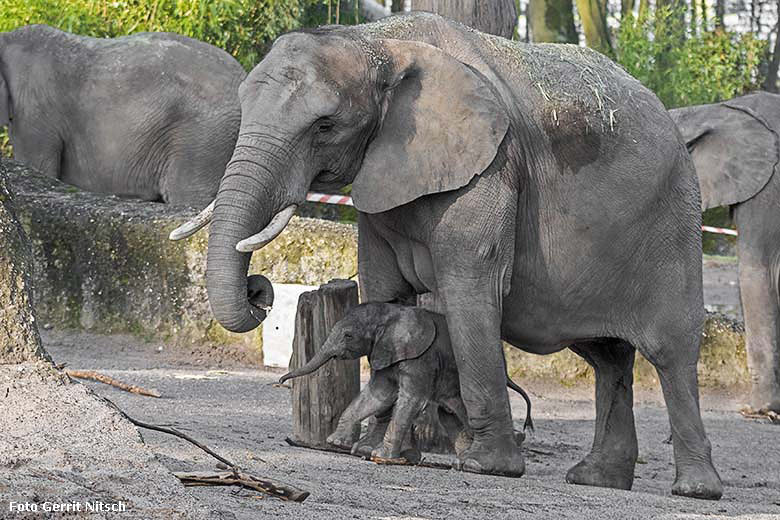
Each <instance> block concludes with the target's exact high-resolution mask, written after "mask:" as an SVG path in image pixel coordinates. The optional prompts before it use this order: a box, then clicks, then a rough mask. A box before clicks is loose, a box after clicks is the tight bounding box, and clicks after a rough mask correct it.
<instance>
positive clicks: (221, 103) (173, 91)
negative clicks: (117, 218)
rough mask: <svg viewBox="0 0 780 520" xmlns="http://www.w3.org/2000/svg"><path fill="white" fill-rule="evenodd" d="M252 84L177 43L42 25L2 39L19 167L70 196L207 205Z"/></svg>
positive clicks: (173, 38)
mask: <svg viewBox="0 0 780 520" xmlns="http://www.w3.org/2000/svg"><path fill="white" fill-rule="evenodd" d="M245 76H246V72H245V71H244V69H243V67H241V65H240V64H239V63H238V62H237V61H236V60H234V59H233V58H232V57H231V56H230V55H229V54H228V53H226V52H224V51H222V50H221V49H218V48H216V47H214V46H211V45H209V44H206V43H203V42H200V41H197V40H193V39H190V38H186V37H184V36H180V35H177V34H171V33H139V34H134V35H132V36H125V37H122V38H116V39H103V38H89V37H84V36H76V35H73V34H69V33H66V32H63V31H60V30H58V29H54V28H52V27H48V26H45V25H31V26H27V27H22V28H19V29H16V30H14V31H11V32H6V33H0V125H2V124H9V133H10V137H11V144H12V145H13V147H14V156H15V158H16V159H18V160H20V161H22V162H25V163H27V164H29V165H30V166H32V167H34V168H36V169H38V170H40V171H41V172H43V173H45V174H46V175H49V176H51V177H54V178H57V179H60V180H61V181H63V182H66V183H68V184H72V185H74V186H78V187H79V188H82V189H84V190H88V191H94V192H99V193H112V194H115V195H119V196H122V197H132V198H140V199H143V200H150V201H164V202H168V203H173V204H186V205H190V206H195V205H203V204H207V203H208V202H209V201H210V200H212V199H213V198H214V195H215V194H216V193H217V188H218V187H219V181H220V179H221V178H222V174H223V173H224V171H225V165H226V164H227V162H228V160H229V159H230V156H231V154H232V152H233V147H234V145H235V142H236V137H237V136H238V128H239V126H240V121H241V106H240V103H239V101H238V86H239V84H240V83H241V81H242V80H243V79H244V77H245Z"/></svg>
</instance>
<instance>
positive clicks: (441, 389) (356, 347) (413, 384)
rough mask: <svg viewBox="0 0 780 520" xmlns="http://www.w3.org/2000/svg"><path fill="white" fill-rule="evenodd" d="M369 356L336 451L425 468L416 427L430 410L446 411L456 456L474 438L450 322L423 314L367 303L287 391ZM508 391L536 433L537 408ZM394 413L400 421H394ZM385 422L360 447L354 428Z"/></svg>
mask: <svg viewBox="0 0 780 520" xmlns="http://www.w3.org/2000/svg"><path fill="white" fill-rule="evenodd" d="M363 356H368V361H369V364H370V365H371V379H370V380H369V382H368V384H367V385H366V386H365V387H364V388H363V390H362V391H361V392H360V394H359V395H358V397H356V398H355V400H354V401H352V403H350V405H349V406H348V407H347V409H346V410H344V413H342V414H341V417H340V418H339V423H338V426H337V428H336V431H334V432H333V433H332V434H331V435H330V436H329V437H328V443H329V444H332V445H334V446H338V447H340V448H346V449H351V450H352V453H354V454H360V455H365V456H368V455H370V456H373V457H382V458H388V459H396V458H399V457H402V456H403V457H405V458H406V459H408V460H409V461H412V462H416V461H419V460H420V451H419V449H418V448H417V447H416V446H414V445H412V444H411V442H410V440H409V432H410V431H411V429H412V423H413V422H414V420H415V419H416V418H417V416H418V415H419V414H420V413H421V412H422V410H423V409H424V408H425V407H426V406H429V405H431V406H438V408H439V412H438V413H439V420H440V422H441V424H442V426H443V427H444V430H445V431H446V433H447V435H448V436H449V437H450V441H451V442H452V445H453V446H455V448H456V451H462V448H463V447H464V446H463V445H464V444H466V445H468V444H469V443H470V440H471V438H472V437H473V435H472V432H471V431H470V430H469V427H468V418H467V416H466V408H465V406H464V405H463V399H462V398H461V395H460V382H459V379H458V366H457V363H456V362H455V354H454V353H453V351H452V344H451V343H450V335H449V331H448V330H447V320H446V319H445V317H444V316H443V315H441V314H437V313H435V312H431V311H428V310H425V309H421V308H419V307H408V306H403V305H397V304H391V303H364V304H361V305H358V306H357V307H353V308H352V309H350V310H349V312H348V313H347V315H346V316H345V317H344V318H342V319H341V320H339V322H338V323H336V325H334V327H333V330H332V331H331V333H330V334H329V335H328V339H327V340H326V342H325V344H324V345H322V347H321V348H320V350H319V351H318V352H317V354H316V355H315V356H314V357H313V358H312V359H311V360H310V361H309V362H308V363H306V365H304V366H302V367H299V368H297V369H295V370H293V371H291V372H289V373H287V374H285V375H283V376H282V377H281V379H279V383H280V384H281V383H284V382H285V381H287V380H288V379H292V378H295V377H301V376H305V375H308V374H311V373H312V372H314V371H316V370H317V369H319V368H320V367H321V366H322V365H324V364H325V363H327V362H328V361H330V360H331V359H358V358H360V357H363ZM507 386H508V387H509V388H511V389H512V390H514V391H516V392H517V393H519V394H520V395H521V396H522V397H523V399H524V400H525V403H526V406H527V414H526V420H525V425H524V427H523V429H526V428H530V429H531V430H533V420H532V419H531V400H530V399H529V397H528V394H526V393H525V391H524V390H523V389H522V388H520V387H519V386H517V385H516V384H515V383H514V382H513V381H512V380H511V379H510V378H509V376H507ZM391 411H392V418H390V419H389V421H388V420H382V418H386V417H387V415H388V414H389V412H391ZM368 417H377V418H378V421H377V422H376V423H375V424H373V429H371V430H370V431H369V432H367V433H366V434H365V435H364V436H363V437H361V438H360V439H359V440H358V441H357V442H355V443H354V444H353V443H352V432H353V431H354V426H355V425H356V424H359V423H360V421H362V420H363V419H366V418H368Z"/></svg>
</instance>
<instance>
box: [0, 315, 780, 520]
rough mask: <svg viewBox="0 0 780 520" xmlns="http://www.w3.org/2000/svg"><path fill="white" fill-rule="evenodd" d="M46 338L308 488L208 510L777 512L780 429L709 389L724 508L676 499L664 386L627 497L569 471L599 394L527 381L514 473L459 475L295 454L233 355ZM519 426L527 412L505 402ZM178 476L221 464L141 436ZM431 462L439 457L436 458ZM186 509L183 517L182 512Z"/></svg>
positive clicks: (236, 453) (649, 395)
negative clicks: (520, 454)
mask: <svg viewBox="0 0 780 520" xmlns="http://www.w3.org/2000/svg"><path fill="white" fill-rule="evenodd" d="M43 337H44V344H45V346H46V348H47V349H48V351H49V352H50V354H51V355H52V357H53V358H54V360H55V362H57V363H62V362H66V363H68V367H69V368H74V369H89V370H98V371H100V372H102V373H105V374H107V375H110V376H112V377H115V378H117V379H120V380H123V381H125V382H128V383H133V384H138V385H142V386H145V387H147V388H155V389H157V390H158V391H160V392H161V393H162V395H163V398H161V399H152V398H145V397H139V396H137V395H133V394H127V393H124V392H121V391H119V390H117V389H114V388H111V387H108V386H105V385H101V384H99V383H86V384H88V385H89V386H90V387H91V388H93V389H94V390H95V391H96V392H97V393H98V394H100V395H103V396H106V397H108V398H109V399H111V400H112V401H113V402H115V403H116V404H117V405H119V406H120V407H121V408H123V409H124V410H125V411H126V412H127V413H128V414H130V415H131V416H133V417H135V418H136V419H139V420H143V421H147V422H153V423H158V424H169V425H173V426H175V427H176V428H178V429H180V430H182V431H184V432H186V433H189V434H190V435H192V436H194V437H196V438H198V439H200V440H201V441H203V442H205V443H206V444H208V445H209V446H210V447H212V448H213V449H215V450H216V451H217V452H219V453H221V454H223V455H224V456H225V457H227V458H229V459H231V460H233V461H234V462H236V463H237V464H239V465H240V466H242V467H243V468H244V469H245V470H247V471H249V472H251V473H255V474H257V475H264V476H267V477H271V478H274V479H277V480H281V481H284V482H287V483H290V484H294V485H296V486H298V487H300V488H304V489H306V490H308V491H310V492H311V496H310V497H309V498H308V499H307V500H306V502H304V503H303V504H295V503H285V502H281V501H279V500H276V499H272V498H263V497H258V496H257V495H256V494H255V493H253V492H248V491H241V492H238V493H237V492H234V491H232V490H230V489H227V488H206V487H200V488H190V492H191V493H192V494H193V495H195V496H196V497H197V502H198V504H197V506H195V504H193V507H197V508H198V509H200V508H201V507H204V506H205V507H206V508H207V509H210V510H211V511H212V514H211V517H212V518H236V519H257V518H293V519H309V518H316V519H318V520H320V519H322V520H324V519H345V518H358V519H387V520H389V519H398V520H402V519H403V520H416V519H439V518H447V519H450V520H452V519H474V518H490V519H504V518H506V519H516V518H532V517H533V518H538V517H539V515H540V514H541V515H542V517H546V518H564V519H568V518H571V519H575V518H576V519H583V518H593V519H610V518H615V519H626V518H664V519H678V518H679V519H699V518H757V519H769V518H772V519H780V455H779V454H778V450H777V448H778V439H780V426H777V425H772V424H767V423H764V422H761V421H754V420H746V419H744V418H742V417H741V416H740V415H739V414H738V413H737V411H736V410H737V409H738V407H739V405H740V403H741V399H742V396H743V394H742V393H741V392H739V391H737V392H734V393H706V394H705V395H704V396H703V398H702V406H703V415H704V421H705V423H706V427H707V431H708V434H709V437H710V440H711V442H712V445H713V456H714V459H715V464H716V466H717V468H718V470H719V471H720V474H721V476H722V478H723V480H724V483H725V486H726V487H725V493H724V497H723V499H722V500H720V501H719V502H706V501H698V500H692V499H684V498H678V497H672V496H671V494H670V492H669V490H670V487H671V484H672V481H673V479H674V466H673V464H672V447H671V445H669V444H666V443H665V442H664V440H665V439H666V438H667V437H668V435H669V426H668V420H667V415H666V410H665V408H664V406H663V403H662V400H661V397H660V392H659V391H657V390H655V389H637V390H636V392H635V402H636V423H637V430H638V437H639V451H640V463H639V464H638V465H637V468H636V480H635V482H634V490H633V491H618V490H612V489H599V488H589V487H582V486H573V485H569V484H566V483H565V482H564V476H565V473H566V470H567V469H568V468H569V467H571V466H572V465H573V464H575V463H576V462H578V461H579V460H580V459H581V458H582V457H583V456H584V455H585V454H586V453H587V451H588V448H589V445H590V443H591V440H592V435H593V421H594V416H595V412H594V405H593V397H592V396H593V388H592V387H590V386H587V387H574V388H564V387H560V386H551V385H549V384H545V383H542V382H535V381H524V382H522V383H523V384H524V386H525V387H526V388H527V389H528V390H529V391H530V394H531V397H532V399H533V401H534V419H535V422H536V432H535V433H534V434H532V435H530V436H529V438H528V440H527V441H526V444H525V445H524V450H525V455H526V458H527V474H526V475H525V476H524V477H523V478H520V479H509V478H502V477H492V476H482V475H473V474H468V473H461V472H457V471H452V470H450V471H446V470H436V469H424V468H409V467H398V466H394V467H388V466H377V465H375V464H373V463H371V462H367V461H362V460H359V459H356V458H353V457H349V456H346V455H339V454H333V453H324V452H315V451H310V450H305V449H301V448H293V447H290V446H288V445H287V444H285V442H284V438H285V437H286V436H287V435H289V434H290V433H291V431H292V425H291V413H290V393H289V390H287V389H285V388H274V387H273V386H271V385H272V383H273V382H274V381H275V380H276V379H277V378H278V377H279V372H278V371H277V372H272V371H267V370H258V369H255V368H251V367H250V366H247V365H246V364H242V362H241V360H240V359H239V357H237V356H228V357H225V356H222V355H220V354H219V353H216V354H215V355H213V356H212V355H210V354H209V353H208V352H207V351H203V350H199V351H197V352H195V353H188V352H185V351H182V350H173V349H168V348H166V347H165V346H164V345H161V344H154V343H142V342H140V341H139V340H137V339H134V338H131V337H129V336H99V335H92V334H87V333H75V332H68V331H59V330H50V331H45V332H44V334H43ZM512 407H513V410H514V418H515V425H516V428H520V427H521V425H522V422H523V419H524V417H525V407H524V404H523V403H522V401H521V400H520V399H519V398H516V397H515V396H512ZM142 436H143V438H144V440H145V441H146V443H147V444H148V445H149V446H150V447H151V449H152V451H153V452H154V453H155V454H156V455H157V457H158V459H159V460H160V461H161V462H162V463H163V465H164V466H166V467H167V468H169V469H170V470H172V471H202V470H212V469H215V465H214V461H213V459H211V458H210V457H209V456H207V455H206V454H205V453H203V452H201V451H200V450H198V449H197V448H195V447H193V446H191V445H189V444H187V443H184V442H183V441H181V440H179V439H176V438H174V437H171V436H169V435H165V434H161V433H157V432H149V431H142ZM441 457H442V456H439V458H436V457H435V456H434V457H433V460H442V459H441ZM183 512H184V513H185V514H186V511H183ZM2 515H3V512H0V518H4V517H3V516H2Z"/></svg>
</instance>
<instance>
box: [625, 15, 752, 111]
mask: <svg viewBox="0 0 780 520" xmlns="http://www.w3.org/2000/svg"><path fill="white" fill-rule="evenodd" d="M677 20H679V15H678V14H675V11H673V10H672V9H669V8H667V7H662V8H659V9H657V10H655V11H651V10H650V9H646V10H644V11H643V12H642V13H641V14H640V15H639V17H638V18H636V17H634V16H633V15H628V16H627V17H626V19H625V20H624V21H623V22H622V24H621V26H620V30H619V31H618V44H617V49H616V58H617V61H618V63H620V64H621V65H622V66H623V67H625V69H626V70H627V71H628V72H629V73H630V74H631V75H632V76H634V77H635V78H637V79H638V80H639V81H641V82H642V83H643V84H644V85H645V86H646V87H648V88H649V89H650V90H652V91H653V92H655V93H656V95H657V96H658V97H659V98H660V99H661V101H663V103H664V104H665V105H666V107H667V108H674V107H679V106H687V105H698V104H704V103H715V102H718V101H722V100H724V99H729V98H732V97H734V96H739V95H741V94H744V93H746V92H748V91H750V90H753V89H756V88H760V85H761V77H760V73H759V66H760V64H761V61H762V59H763V58H764V56H765V55H766V41H765V40H759V39H758V38H756V36H755V35H754V34H753V33H745V34H738V33H735V32H728V31H723V30H719V29H716V30H708V28H707V27H706V24H704V23H702V22H701V21H699V22H692V25H693V27H690V28H688V30H687V31H686V28H685V27H684V26H681V25H680V24H679V23H675V22H676V21H677ZM686 32H687V33H688V34H686Z"/></svg>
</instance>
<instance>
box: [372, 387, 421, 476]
mask: <svg viewBox="0 0 780 520" xmlns="http://www.w3.org/2000/svg"><path fill="white" fill-rule="evenodd" d="M425 403H426V399H425V398H421V397H419V396H416V395H408V394H406V395H403V396H399V399H398V401H396V403H395V406H394V407H393V417H392V419H391V420H390V424H389V425H388V427H387V431H386V432H385V438H384V440H383V442H382V446H380V447H379V448H376V449H375V450H374V451H373V452H371V456H373V457H380V458H386V459H397V458H400V457H402V456H403V457H404V458H406V459H407V460H409V461H410V462H417V461H419V459H420V452H419V450H418V449H417V448H416V447H414V446H411V447H410V449H407V450H403V448H404V446H405V444H406V442H407V439H408V438H409V433H410V432H411V429H412V422H413V421H414V419H415V418H416V417H417V416H418V415H420V412H421V411H422V409H423V408H424V407H425ZM413 459H416V460H413Z"/></svg>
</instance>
